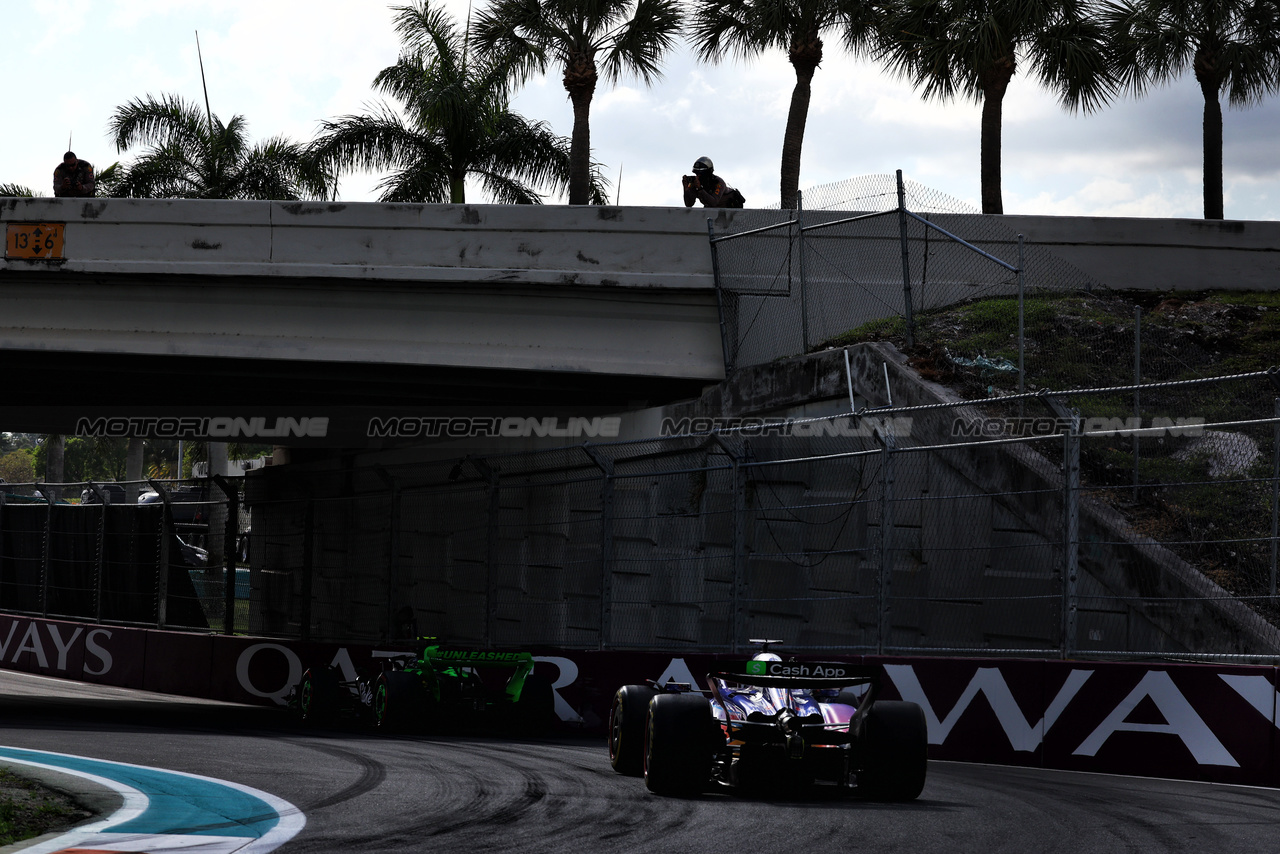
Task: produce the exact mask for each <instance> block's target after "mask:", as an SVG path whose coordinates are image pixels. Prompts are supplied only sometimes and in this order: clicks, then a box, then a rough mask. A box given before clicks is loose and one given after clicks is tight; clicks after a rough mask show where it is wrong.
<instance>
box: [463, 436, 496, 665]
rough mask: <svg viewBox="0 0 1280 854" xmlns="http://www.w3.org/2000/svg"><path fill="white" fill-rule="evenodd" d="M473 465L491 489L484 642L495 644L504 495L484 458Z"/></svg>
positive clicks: (486, 562) (488, 644) (485, 582)
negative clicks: (500, 527) (496, 566)
mask: <svg viewBox="0 0 1280 854" xmlns="http://www.w3.org/2000/svg"><path fill="white" fill-rule="evenodd" d="M471 463H472V465H474V466H475V467H476V470H477V471H479V472H480V474H481V475H483V476H484V479H485V481H486V482H487V483H488V487H487V489H488V490H489V518H488V521H487V523H486V528H487V535H486V537H487V557H486V559H485V580H484V642H485V645H486V646H490V647H492V646H493V643H494V640H493V634H494V631H493V630H494V626H495V625H497V622H498V582H497V576H496V573H495V564H496V563H497V561H498V526H499V524H500V522H501V521H502V497H501V492H500V489H501V487H500V485H499V483H498V475H497V474H496V473H495V472H494V471H493V469H491V468H489V466H488V465H486V464H485V463H484V461H482V460H472V461H471Z"/></svg>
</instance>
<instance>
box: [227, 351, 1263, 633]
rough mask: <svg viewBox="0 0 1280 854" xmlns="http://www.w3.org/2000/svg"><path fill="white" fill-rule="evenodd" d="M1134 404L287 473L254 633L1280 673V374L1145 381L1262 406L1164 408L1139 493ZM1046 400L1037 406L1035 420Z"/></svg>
mask: <svg viewBox="0 0 1280 854" xmlns="http://www.w3.org/2000/svg"><path fill="white" fill-rule="evenodd" d="M1132 392H1133V389H1121V390H1118V391H1107V390H1102V391H1092V392H1091V393H1076V394H1073V395H1069V396H1060V395H1054V396H1052V397H1049V396H1045V395H1039V396H1037V395H1027V396H1026V397H1024V398H1022V399H1020V400H1018V399H1015V400H1012V401H1009V402H1008V403H1007V406H1008V407H1009V412H1010V413H1011V414H1008V415H993V414H991V413H990V412H988V411H984V410H983V409H982V408H979V407H976V406H975V405H974V404H973V403H971V402H961V403H952V404H945V405H943V404H935V405H931V406H929V407H918V406H917V407H906V408H904V407H899V408H897V409H891V408H881V409H876V410H868V411H864V412H863V413H861V414H859V415H842V416H836V417H831V418H820V419H806V420H796V421H789V422H787V421H783V422H775V421H770V420H768V419H764V420H761V419H755V420H754V421H753V422H752V423H751V424H749V425H747V426H744V427H742V428H739V429H734V428H732V427H726V428H724V429H722V430H721V431H720V432H716V433H709V434H696V435H680V436H670V437H666V438H662V439H652V440H647V441H641V442H628V443H618V444H601V445H595V444H588V445H582V446H576V447H571V448H564V449H559V450H556V451H547V452H541V453H525V454H515V455H495V456H487V457H483V458H478V457H467V458H464V459H461V460H450V461H447V462H439V463H430V464H426V463H423V464H413V465H399V466H390V465H389V466H385V467H370V468H362V469H354V470H345V471H341V472H337V471H326V470H323V469H318V468H317V469H304V468H300V467H297V466H290V467H285V468H281V469H278V470H267V471H264V472H261V473H259V474H257V475H255V476H252V477H250V478H249V480H248V484H247V486H248V490H247V493H246V501H247V502H248V504H249V506H250V507H251V508H252V511H253V522H254V527H253V533H252V537H251V539H252V543H253V545H252V553H253V558H252V561H251V563H252V572H253V577H254V581H253V598H252V605H251V607H252V610H251V615H250V625H249V628H250V630H251V631H252V632H253V633H255V634H266V635H284V636H294V637H303V638H308V639H312V640H366V641H378V640H383V639H394V638H408V637H412V636H414V635H416V634H430V635H437V636H441V637H444V638H447V639H448V640H450V641H454V642H459V643H473V644H484V645H494V646H512V645H548V646H559V647H568V648H590V649H596V648H605V649H673V650H678V649H701V650H731V649H737V648H741V647H743V646H744V645H745V643H746V641H747V640H748V639H749V638H753V637H761V636H768V637H776V638H781V639H784V640H786V641H787V643H788V644H789V645H790V646H791V647H792V648H795V649H803V648H808V649H841V650H860V651H875V652H908V651H910V652H939V653H955V652H973V653H982V654H989V653H992V652H1019V653H1024V654H1025V653H1046V652H1049V653H1059V654H1082V653H1096V654H1121V655H1191V656H1195V655H1222V656H1248V655H1257V656H1268V657H1269V656H1275V655H1280V633H1277V631H1276V629H1275V628H1274V627H1273V626H1272V623H1271V619H1272V617H1273V614H1274V612H1273V604H1274V603H1275V601H1276V600H1275V565H1276V554H1275V543H1276V539H1275V534H1274V525H1275V507H1276V505H1275V501H1274V493H1275V491H1276V488H1277V484H1278V483H1280V477H1278V472H1277V468H1276V467H1277V455H1276V448H1277V443H1276V439H1275V435H1274V434H1275V429H1276V428H1275V424H1276V421H1275V418H1273V413H1274V412H1275V403H1274V400H1275V397H1274V395H1275V392H1274V391H1273V390H1271V383H1270V374H1265V373H1260V374H1251V375H1247V376H1241V377H1236V378H1231V379H1226V380H1220V381H1213V382H1207V381H1206V382H1195V383H1191V384H1182V385H1175V386H1158V387H1155V386H1153V387H1147V388H1145V389H1139V392H1140V394H1142V395H1143V396H1144V398H1145V399H1148V400H1158V399H1159V396H1160V395H1161V394H1164V395H1166V396H1167V397H1168V398H1169V399H1170V400H1173V399H1176V398H1177V396H1178V395H1182V396H1183V398H1184V399H1190V398H1193V397H1196V396H1197V395H1198V399H1199V400H1201V402H1202V403H1201V407H1202V408H1203V405H1204V404H1203V402H1204V401H1211V400H1213V399H1216V398H1219V397H1220V398H1227V397H1230V398H1232V399H1234V400H1236V401H1237V404H1238V405H1239V406H1241V407H1248V406H1253V405H1255V404H1256V406H1255V408H1256V409H1257V410H1259V411H1256V412H1254V413H1253V414H1254V416H1255V417H1253V418H1251V419H1248V420H1247V421H1245V422H1242V421H1239V420H1237V421H1233V422H1230V423H1213V422H1212V421H1209V422H1207V423H1202V422H1201V420H1200V419H1199V418H1190V419H1188V418H1185V417H1181V416H1179V417H1181V420H1178V418H1176V417H1173V416H1169V417H1168V418H1165V417H1164V416H1155V417H1154V418H1147V419H1146V420H1144V421H1143V422H1141V425H1140V430H1141V431H1140V432H1139V433H1138V435H1140V436H1142V441H1143V442H1150V443H1152V450H1151V452H1150V454H1149V456H1147V457H1143V458H1142V461H1143V462H1142V466H1143V469H1142V473H1143V475H1144V477H1143V479H1142V480H1141V481H1140V484H1139V486H1138V488H1137V491H1136V493H1135V489H1134V486H1133V483H1132V480H1131V468H1130V467H1129V465H1128V463H1129V461H1130V460H1131V456H1125V455H1127V454H1128V455H1131V447H1132V442H1133V438H1134V429H1135V428H1136V427H1138V426H1139V425H1137V424H1134V423H1131V422H1129V421H1128V420H1127V419H1126V418H1120V417H1119V416H1115V417H1112V416H1108V415H1101V414H1096V413H1100V412H1105V411H1106V406H1105V402H1106V401H1107V399H1108V398H1113V397H1121V398H1124V399H1126V400H1127V399H1128V397H1130V396H1131V395H1132ZM1050 399H1052V400H1053V401H1054V403H1053V406H1057V407H1060V408H1061V409H1062V411H1063V412H1064V413H1065V415H1064V416H1063V417H1062V418H1059V417H1058V416H1055V415H1054V411H1055V410H1054V408H1053V406H1050V405H1049V404H1048V403H1047V401H1048V400H1050ZM1019 403H1021V404H1025V405H1030V406H1033V407H1035V410H1034V411H1033V412H1032V413H1031V414H1027V415H1024V416H1022V418H1021V420H1019V417H1018V416H1017V415H1016V411H1017V410H1016V406H1017V404H1019ZM1188 405H1190V404H1188ZM1069 407H1070V408H1069ZM1193 410H1194V407H1192V409H1189V410H1187V411H1193ZM1205 411H1206V412H1212V410H1210V409H1205ZM1064 419H1065V424H1066V431H1067V432H1066V433H1065V434H1064V433H1063V432H1062V430H1063V429H1064ZM1162 419H1163V420H1162ZM1153 423H1154V426H1153ZM957 425H959V426H957ZM1222 436H1228V437H1232V438H1228V439H1222V438H1221V437H1222ZM993 437H994V438H993ZM1235 437H1245V438H1247V440H1248V441H1245V438H1235ZM1118 454H1119V455H1121V456H1117V455H1118ZM1122 457H1123V459H1121V458H1122ZM1118 461H1119V462H1118Z"/></svg>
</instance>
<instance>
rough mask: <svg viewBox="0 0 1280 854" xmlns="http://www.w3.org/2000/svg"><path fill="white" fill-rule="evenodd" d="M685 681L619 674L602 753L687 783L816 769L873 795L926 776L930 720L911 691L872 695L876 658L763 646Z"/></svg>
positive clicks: (637, 770)
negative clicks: (906, 696) (628, 679)
mask: <svg viewBox="0 0 1280 854" xmlns="http://www.w3.org/2000/svg"><path fill="white" fill-rule="evenodd" d="M752 643H759V644H762V645H763V646H764V650H763V651H762V652H761V653H760V654H758V655H756V656H754V657H753V658H752V659H751V660H750V661H745V662H738V663H735V664H734V665H732V666H729V667H725V668H723V669H719V670H715V671H713V672H711V673H708V674H707V683H708V684H709V685H710V686H711V689H710V691H700V690H698V689H696V688H694V687H693V686H690V685H687V684H677V683H674V682H669V683H667V684H665V685H658V684H656V683H653V682H651V683H649V684H648V685H624V686H623V687H622V688H620V689H618V692H617V694H616V695H615V696H614V698H613V706H612V708H611V709H610V711H609V761H610V764H612V765H613V768H614V770H616V771H618V772H619V773H622V774H629V775H632V776H639V775H641V774H643V775H644V781H645V785H646V786H648V788H649V790H650V791H652V792H656V793H658V794H664V795H667V794H669V795H692V794H697V793H699V792H702V791H705V790H706V789H707V788H708V787H709V786H712V785H727V786H734V787H738V788H740V789H744V790H747V791H753V792H763V793H785V792H791V791H795V790H797V789H803V788H804V787H807V786H810V785H812V784H813V783H815V782H816V781H819V780H821V781H828V782H832V783H835V784H836V785H838V786H841V787H848V786H850V784H851V783H852V784H853V785H854V786H855V787H856V793H857V794H859V795H860V796H862V797H866V798H871V799H875V800H889V801H909V800H914V799H915V798H916V797H918V796H919V795H920V791H921V790H922V789H923V788H924V778H925V771H926V768H927V764H928V763H927V759H928V756H927V754H928V746H929V745H928V728H927V725H926V723H925V717H924V712H923V710H921V708H920V707H919V706H918V705H916V704H915V703H905V702H895V701H887V700H877V699H876V694H877V689H878V679H877V674H878V670H877V669H876V668H873V667H868V666H859V665H852V664H845V663H841V662H820V661H814V662H798V661H785V662H784V661H783V660H782V659H781V657H779V656H778V655H776V654H774V653H771V652H768V647H769V645H770V644H774V643H778V641H752Z"/></svg>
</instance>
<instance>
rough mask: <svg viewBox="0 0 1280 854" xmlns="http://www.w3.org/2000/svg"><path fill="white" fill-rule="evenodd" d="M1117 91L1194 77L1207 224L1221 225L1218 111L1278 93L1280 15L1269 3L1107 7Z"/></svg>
mask: <svg viewBox="0 0 1280 854" xmlns="http://www.w3.org/2000/svg"><path fill="white" fill-rule="evenodd" d="M1101 20H1102V21H1103V22H1104V25H1105V26H1106V27H1107V30H1108V32H1109V34H1110V38H1111V41H1112V44H1113V51H1112V61H1113V64H1114V67H1115V70H1116V74H1117V75H1118V78H1119V80H1120V82H1121V84H1122V85H1123V86H1124V87H1125V88H1127V89H1129V90H1130V91H1131V92H1133V94H1134V95H1135V96H1139V97H1140V96H1142V95H1144V94H1146V92H1147V91H1149V90H1150V88H1151V87H1152V86H1154V85H1162V84H1165V83H1168V82H1169V81H1171V80H1173V79H1174V78H1175V77H1178V76H1181V75H1182V74H1184V73H1186V72H1187V71H1190V72H1192V74H1193V75H1194V76H1195V79H1196V82H1197V83H1198V84H1199V86H1200V91H1201V94H1202V95H1203V97H1204V118H1203V121H1202V124H1201V127H1202V130H1203V138H1204V142H1203V145H1204V211H1205V214H1204V215H1205V219H1222V217H1223V188H1222V107H1221V105H1220V104H1219V99H1220V98H1221V96H1222V93H1223V92H1224V91H1225V92H1226V93H1227V97H1228V102H1229V103H1230V104H1231V106H1233V107H1246V106H1249V105H1252V104H1257V103H1260V102H1261V101H1262V99H1263V97H1264V96H1265V95H1269V94H1274V93H1275V92H1276V91H1277V89H1278V88H1280V75H1278V73H1277V72H1278V71H1280V8H1278V7H1277V6H1276V4H1275V3H1274V2H1271V0H1191V1H1190V2H1186V0H1118V2H1117V0H1104V2H1103V4H1102V14H1101Z"/></svg>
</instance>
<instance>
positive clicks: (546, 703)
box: [289, 643, 555, 734]
mask: <svg viewBox="0 0 1280 854" xmlns="http://www.w3.org/2000/svg"><path fill="white" fill-rule="evenodd" d="M379 661H380V663H381V667H380V668H378V669H375V670H371V671H366V672H362V673H359V674H358V675H357V676H356V679H355V680H354V681H344V680H343V679H342V675H341V673H340V672H339V671H338V669H337V668H335V667H333V666H331V665H329V666H319V667H310V668H308V669H307V670H306V672H305V673H303V674H302V680H301V681H300V682H299V683H298V684H297V685H296V686H295V687H294V689H293V691H292V692H291V693H290V695H289V706H290V707H291V708H292V709H294V710H295V711H296V712H297V714H298V715H299V716H300V717H301V719H302V720H303V722H305V723H308V724H321V725H327V724H333V723H337V722H338V721H340V720H342V719H348V720H355V721H359V722H366V723H369V724H372V725H373V726H374V727H376V728H377V729H378V730H381V731H393V730H402V729H422V730H433V729H443V728H448V729H460V728H464V729H465V728H467V727H469V726H486V725H487V726H495V725H496V726H498V727H501V728H507V729H511V730H514V731H517V732H522V733H526V734H537V733H540V732H543V731H545V730H547V729H548V728H550V726H551V724H552V723H553V721H554V719H555V705H554V700H555V697H554V694H553V693H552V690H551V682H550V680H548V679H547V678H545V677H543V676H539V675H537V674H535V673H534V672H533V666H534V662H533V656H532V655H530V654H529V653H527V652H495V651H492V650H457V649H445V648H443V647H441V646H440V645H439V644H435V643H427V644H426V645H425V646H423V648H422V650H421V652H419V653H418V654H416V655H415V654H413V653H403V654H393V655H389V656H384V657H382V658H380V659H379ZM508 671H509V673H508Z"/></svg>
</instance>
